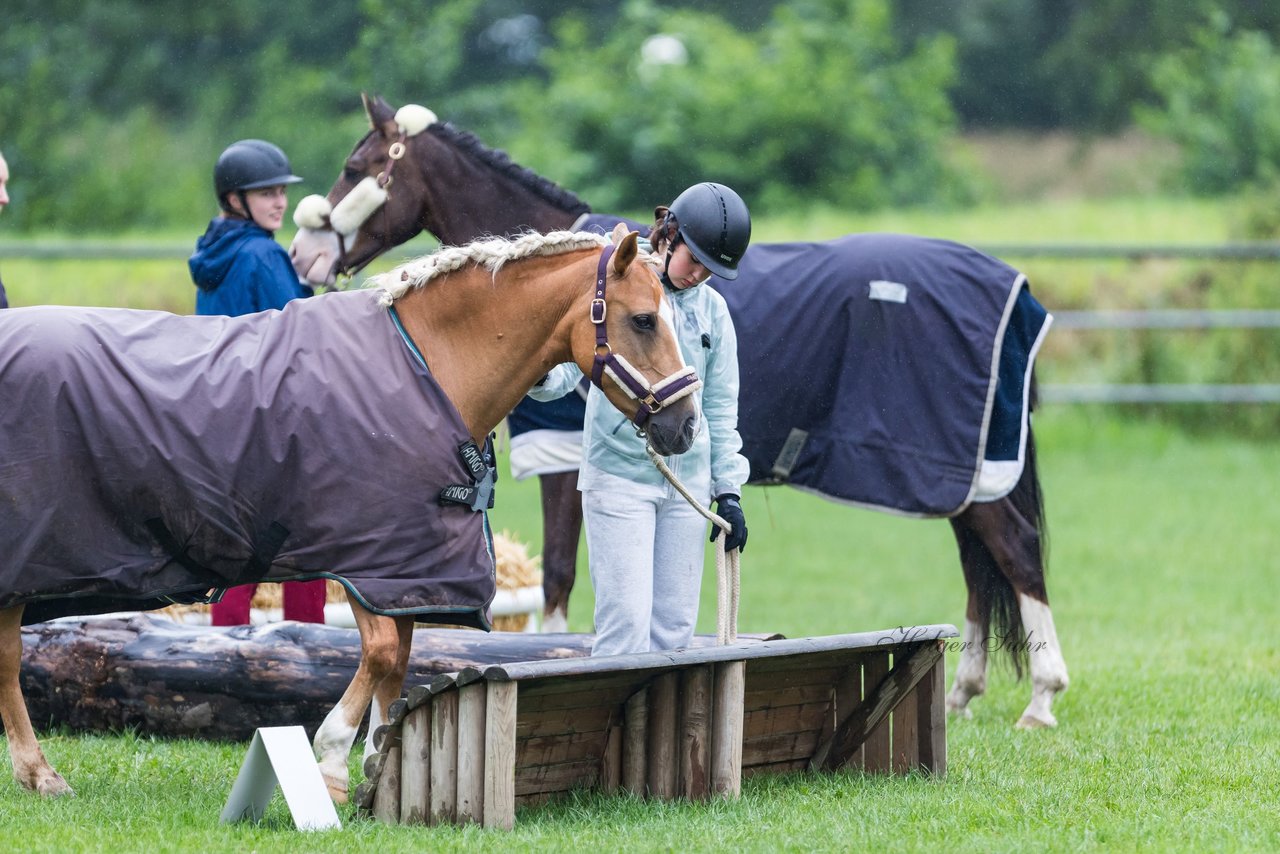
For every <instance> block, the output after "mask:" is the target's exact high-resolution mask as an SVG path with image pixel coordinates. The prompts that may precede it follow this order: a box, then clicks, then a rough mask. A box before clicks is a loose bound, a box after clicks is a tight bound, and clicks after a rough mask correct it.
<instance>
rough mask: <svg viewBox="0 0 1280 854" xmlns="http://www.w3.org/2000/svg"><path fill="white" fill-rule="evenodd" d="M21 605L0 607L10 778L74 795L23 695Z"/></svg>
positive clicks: (1, 694)
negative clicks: (48, 751) (38, 734)
mask: <svg viewBox="0 0 1280 854" xmlns="http://www.w3.org/2000/svg"><path fill="white" fill-rule="evenodd" d="M22 608H23V606H22V605H16V606H14V607H12V608H6V609H4V610H3V611H0V721H3V722H4V731H5V734H6V735H7V736H8V738H9V758H10V760H12V762H13V778H14V779H15V780H17V781H18V783H19V784H20V785H21V786H22V787H23V788H24V789H30V790H31V791H33V792H38V793H39V794H41V795H46V796H50V797H52V796H56V795H73V794H75V792H73V791H71V787H70V786H68V785H67V781H66V780H64V779H62V775H61V774H59V773H58V772H57V771H54V770H53V766H52V765H50V764H49V760H47V759H45V757H44V751H42V750H41V749H40V742H39V741H37V740H36V733H35V730H33V729H32V728H31V718H30V716H29V715H28V714H27V701H26V698H25V697H23V696H22V682H21V680H20V678H19V672H20V671H21V669H22Z"/></svg>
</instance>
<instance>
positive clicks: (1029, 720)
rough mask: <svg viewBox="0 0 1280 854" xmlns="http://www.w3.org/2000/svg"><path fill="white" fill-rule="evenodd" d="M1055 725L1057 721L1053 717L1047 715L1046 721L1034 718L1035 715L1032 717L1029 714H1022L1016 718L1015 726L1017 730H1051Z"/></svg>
mask: <svg viewBox="0 0 1280 854" xmlns="http://www.w3.org/2000/svg"><path fill="white" fill-rule="evenodd" d="M1057 725H1058V719H1057V718H1055V717H1054V716H1053V715H1049V717H1048V718H1047V719H1046V718H1042V717H1036V716H1035V715H1032V714H1030V713H1029V712H1028V713H1025V714H1023V716H1022V717H1020V718H1018V723H1017V724H1016V726H1017V728H1018V729H1052V728H1053V727H1056V726H1057Z"/></svg>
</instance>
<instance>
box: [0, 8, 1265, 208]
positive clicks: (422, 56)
mask: <svg viewBox="0 0 1280 854" xmlns="http://www.w3.org/2000/svg"><path fill="white" fill-rule="evenodd" d="M1278 40H1280V4H1276V3H1274V2H1270V0H1163V2H1161V3H1159V4H1155V3H1150V2H1148V0H1089V1H1088V2H1085V0H893V2H890V0H773V2H770V1H769V0H736V2H735V3H733V4H724V3H721V2H713V0H686V2H681V3H664V2H660V0H626V2H623V3H622V4H620V5H616V6H615V5H614V4H601V3H589V2H583V1H582V0H436V2H432V3H429V4H425V3H422V2H420V0H358V2H354V3H337V4H334V3H318V2H314V0H275V2H273V3H259V2H255V0H223V2H219V3H207V2H197V0H168V2H165V3H152V2H144V0H40V2H37V0H13V2H11V3H10V4H8V7H7V8H6V13H5V26H4V28H3V29H2V30H0V150H3V151H4V152H5V155H6V157H7V158H8V160H9V162H10V165H11V168H12V169H13V172H14V179H13V181H12V187H11V190H12V194H13V196H14V204H13V206H12V208H11V212H10V213H9V214H7V215H6V223H5V224H6V230H9V229H13V228H18V229H58V230H64V231H78V230H87V229H91V230H95V231H109V230H117V229H127V228H182V227H190V228H196V227H198V225H199V222H200V220H201V219H202V218H203V217H205V216H207V215H209V214H211V213H212V212H213V203H212V198H211V195H212V194H211V187H210V173H211V170H212V163H213V160H214V158H216V156H217V154H218V152H219V151H220V150H221V149H222V147H224V146H225V145H226V144H228V143H230V142H232V141H234V140H235V139H238V138H243V137H262V138H267V139H271V140H273V141H275V142H278V143H279V144H280V145H282V146H283V147H284V148H285V149H286V151H288V152H289V154H290V156H291V158H292V159H293V162H294V166H295V171H296V172H298V174H301V175H303V176H305V177H306V178H307V179H308V180H307V184H306V185H304V189H305V190H306V191H308V192H311V191H318V192H323V191H324V190H325V189H326V188H327V187H328V185H329V184H330V183H331V181H332V179H333V178H334V177H335V176H336V174H337V170H338V168H339V166H340V163H341V158H342V157H343V156H344V155H345V154H346V152H347V151H348V150H349V147H350V145H351V144H352V142H354V140H355V139H356V138H358V136H359V135H360V133H361V132H362V129H363V126H364V119H363V116H362V115H361V113H360V109H359V93H360V92H361V91H369V92H371V93H380V94H382V95H384V96H385V97H387V98H388V100H390V101H391V102H392V103H397V104H398V103H404V102H409V101H413V102H419V103H424V104H426V105H427V106H429V107H431V108H432V109H434V110H435V111H436V112H437V113H438V114H439V115H440V116H441V117H442V118H444V119H447V120H449V121H452V122H453V123H454V124H456V125H458V126H460V127H463V128H466V129H468V130H471V131H473V132H475V133H476V134H477V135H478V136H480V137H481V139H484V140H485V141H486V142H488V143H490V144H492V145H495V146H499V147H504V148H507V149H508V150H510V151H512V152H513V153H514V155H515V157H516V159H517V160H518V161H519V162H521V163H522V164H524V165H526V166H529V167H531V168H534V169H536V170H538V171H540V172H542V173H543V174H545V175H547V176H548V177H551V178H553V179H554V180H557V181H559V182H560V183H562V184H563V185H565V186H566V187H569V188H570V189H573V190H575V191H577V192H579V193H580V194H582V195H583V196H584V198H586V199H588V200H589V201H591V202H592V203H593V204H594V205H595V206H596V207H597V208H599V209H613V210H641V209H644V208H645V207H646V206H648V205H652V204H653V203H654V200H655V199H659V200H660V199H666V198H669V197H671V196H672V195H673V194H674V192H676V191H677V190H678V189H680V188H681V187H683V186H684V185H685V184H687V183H688V182H689V181H691V180H695V179H697V178H701V177H712V178H716V179H718V180H723V181H726V182H728V183H731V184H734V185H735V186H737V187H739V188H740V189H741V190H742V191H743V192H744V193H746V194H749V196H750V197H751V198H752V199H753V202H754V203H755V204H756V205H757V206H759V207H761V208H762V209H764V210H785V209H787V208H789V207H798V206H800V205H804V204H810V203H813V202H815V201H820V202H825V203H829V204H831V205H835V206H841V207H846V208H851V209H868V208H874V207H878V206H886V205H919V204H957V203H963V202H966V201H970V200H972V199H974V198H975V196H976V194H978V193H980V192H981V190H980V188H978V187H977V186H976V185H975V183H974V182H973V180H972V178H971V176H970V175H969V174H968V173H967V172H966V170H965V169H964V168H963V166H962V165H961V164H958V163H957V162H956V160H955V158H953V157H951V156H950V148H951V145H950V143H951V142H952V141H953V140H954V138H955V136H956V134H957V133H959V132H961V131H962V130H965V129H971V128H1018V129H1047V128H1067V129H1070V130H1072V131H1076V132H1083V133H1105V132H1109V131H1113V130H1116V129H1119V128H1123V127H1126V126H1129V125H1131V124H1134V123H1138V124H1141V125H1142V126H1143V127H1145V128H1147V129H1148V130H1149V131H1151V132H1153V133H1156V134H1159V135H1162V136H1164V137H1167V138H1169V139H1171V140H1173V141H1174V142H1176V143H1178V144H1179V146H1180V147H1181V148H1182V150H1183V157H1182V159H1181V165H1182V167H1181V171H1180V172H1179V173H1178V174H1177V175H1174V176H1171V178H1172V180H1173V181H1174V182H1175V184H1174V186H1175V187H1176V188H1178V189H1182V190H1187V191H1194V192H1204V193H1222V192H1234V191H1237V190H1240V189H1241V188H1243V187H1266V186H1270V185H1273V184H1274V183H1275V182H1276V181H1277V178H1278V177H1280V50H1278V49H1277V42H1278Z"/></svg>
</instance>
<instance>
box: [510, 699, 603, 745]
mask: <svg viewBox="0 0 1280 854" xmlns="http://www.w3.org/2000/svg"><path fill="white" fill-rule="evenodd" d="M522 687H523V686H522ZM523 698H524V695H523V694H521V699H523ZM622 707H623V704H619V705H617V706H597V707H595V708H588V709H547V710H544V711H536V712H530V711H528V710H526V709H525V708H524V706H523V705H522V706H521V707H520V719H519V720H517V721H516V738H517V739H524V738H539V737H541V736H546V735H559V734H562V733H577V732H600V731H601V730H604V729H608V728H609V726H611V725H612V724H613V723H614V722H616V721H620V720H622V717H623V715H622V711H621V710H622Z"/></svg>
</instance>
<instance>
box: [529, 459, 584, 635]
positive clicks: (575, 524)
mask: <svg viewBox="0 0 1280 854" xmlns="http://www.w3.org/2000/svg"><path fill="white" fill-rule="evenodd" d="M538 482H539V486H540V487H541V491H542V597H543V609H542V631H543V632H567V631H569V594H570V593H572V592H573V583H574V580H575V576H576V575H577V565H578V538H579V536H580V535H581V533H582V496H581V494H580V493H579V492H578V473H577V472H576V471H573V472H561V473H558V474H544V475H541V476H540V477H539V478H538Z"/></svg>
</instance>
